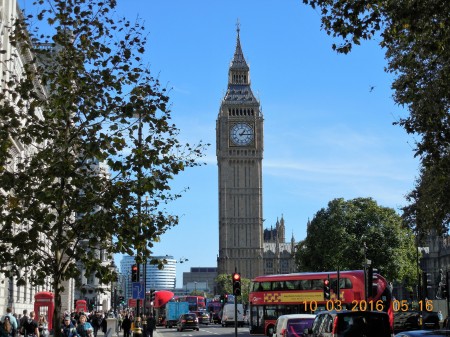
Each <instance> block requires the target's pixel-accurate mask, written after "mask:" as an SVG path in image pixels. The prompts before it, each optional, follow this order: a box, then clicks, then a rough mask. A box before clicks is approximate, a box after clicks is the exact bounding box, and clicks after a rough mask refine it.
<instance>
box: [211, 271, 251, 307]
mask: <svg viewBox="0 0 450 337" xmlns="http://www.w3.org/2000/svg"><path fill="white" fill-rule="evenodd" d="M215 282H216V284H217V287H218V289H219V290H218V293H219V294H220V295H225V294H233V281H232V277H231V274H220V275H217V277H216V279H215ZM249 291H250V279H248V278H243V277H241V296H239V297H240V300H241V301H242V303H247V302H248V293H249ZM238 299H239V298H238Z"/></svg>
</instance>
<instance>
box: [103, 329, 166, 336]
mask: <svg viewBox="0 0 450 337" xmlns="http://www.w3.org/2000/svg"><path fill="white" fill-rule="evenodd" d="M160 329H161V327H160ZM97 337H108V336H106V335H105V334H104V333H103V332H101V331H100V330H99V331H98V333H97ZM109 337H110V336H109ZM117 337H123V330H122V331H119V332H118V333H117ZM131 337H133V333H131ZM142 337H145V336H142ZM153 337H159V334H158V329H156V330H154V331H153Z"/></svg>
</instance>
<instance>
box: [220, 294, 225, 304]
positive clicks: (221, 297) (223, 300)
mask: <svg viewBox="0 0 450 337" xmlns="http://www.w3.org/2000/svg"><path fill="white" fill-rule="evenodd" d="M220 303H225V296H224V295H220Z"/></svg>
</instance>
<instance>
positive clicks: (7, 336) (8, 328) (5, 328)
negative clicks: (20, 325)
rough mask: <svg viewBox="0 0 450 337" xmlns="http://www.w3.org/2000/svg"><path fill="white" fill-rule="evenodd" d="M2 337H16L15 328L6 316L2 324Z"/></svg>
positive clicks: (0, 331) (0, 336)
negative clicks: (14, 334)
mask: <svg viewBox="0 0 450 337" xmlns="http://www.w3.org/2000/svg"><path fill="white" fill-rule="evenodd" d="M0 337H14V336H13V327H12V325H11V321H10V320H9V317H8V316H6V317H5V319H4V320H3V323H2V324H0Z"/></svg>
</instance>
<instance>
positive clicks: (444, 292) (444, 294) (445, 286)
mask: <svg viewBox="0 0 450 337" xmlns="http://www.w3.org/2000/svg"><path fill="white" fill-rule="evenodd" d="M447 297H448V284H447V283H445V284H443V285H442V298H447Z"/></svg>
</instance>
